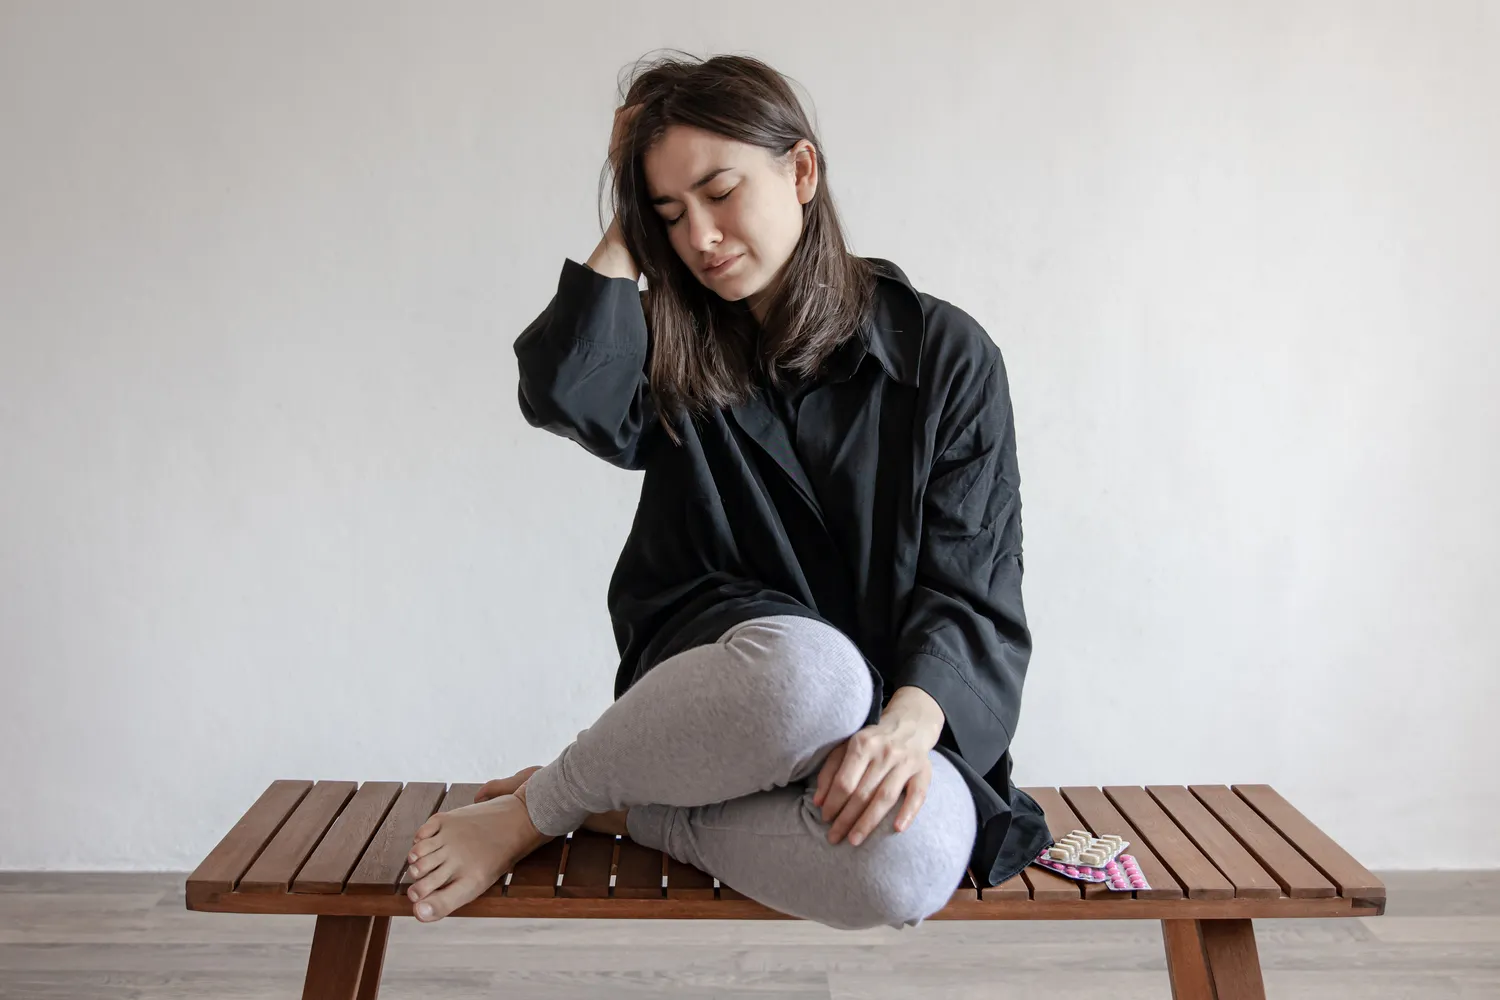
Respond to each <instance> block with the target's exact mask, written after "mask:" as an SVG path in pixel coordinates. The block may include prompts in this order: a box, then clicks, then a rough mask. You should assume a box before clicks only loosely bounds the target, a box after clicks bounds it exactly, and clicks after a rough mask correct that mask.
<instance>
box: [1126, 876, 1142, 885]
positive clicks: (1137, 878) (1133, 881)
mask: <svg viewBox="0 0 1500 1000" xmlns="http://www.w3.org/2000/svg"><path fill="white" fill-rule="evenodd" d="M1130 884H1131V885H1134V886H1142V885H1145V884H1146V880H1145V879H1143V878H1141V877H1140V876H1139V875H1132V876H1130Z"/></svg>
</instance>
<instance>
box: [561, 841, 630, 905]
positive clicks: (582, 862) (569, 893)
mask: <svg viewBox="0 0 1500 1000" xmlns="http://www.w3.org/2000/svg"><path fill="white" fill-rule="evenodd" d="M616 850H617V848H616V844H615V836H614V834H611V833H596V832H595V831H593V830H582V829H580V830H574V831H573V836H571V837H569V838H568V857H567V860H566V862H565V863H564V865H563V878H562V884H561V885H559V886H558V887H557V894H558V895H559V896H565V897H567V898H569V899H607V898H608V897H609V876H610V874H611V873H612V872H613V870H614V863H615V851H616Z"/></svg>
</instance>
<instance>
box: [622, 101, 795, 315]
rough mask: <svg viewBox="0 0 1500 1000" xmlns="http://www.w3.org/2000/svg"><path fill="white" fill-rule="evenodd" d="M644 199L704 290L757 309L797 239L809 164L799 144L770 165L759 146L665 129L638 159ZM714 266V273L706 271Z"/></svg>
mask: <svg viewBox="0 0 1500 1000" xmlns="http://www.w3.org/2000/svg"><path fill="white" fill-rule="evenodd" d="M642 164H643V166H644V168H645V172H646V188H647V195H648V197H649V198H650V199H651V201H652V204H653V205H654V206H655V208H656V212H657V214H659V215H660V216H661V218H662V221H663V222H664V223H665V224H666V227H667V237H668V239H669V240H670V241H671V243H672V248H673V249H674V250H676V251H677V256H679V257H681V258H682V261H683V263H685V264H686V265H687V266H688V269H689V270H690V271H692V272H693V274H694V276H696V277H697V279H698V280H699V281H700V282H702V283H703V285H704V286H705V287H707V288H708V289H709V290H710V291H713V292H714V293H716V294H717V295H718V296H719V297H720V298H723V299H726V300H728V301H730V302H737V301H739V300H741V299H746V300H748V303H749V305H750V307H751V310H752V312H754V313H755V315H756V317H757V318H759V319H764V315H763V312H762V310H761V308H760V306H761V305H762V304H763V303H764V302H765V301H766V299H767V298H768V295H767V294H766V293H767V292H769V291H770V290H771V289H773V288H775V285H776V282H777V280H778V279H779V277H780V274H781V270H782V267H783V266H784V265H785V264H786V262H787V260H788V259H789V258H790V257H791V255H792V251H793V250H794V249H795V248H796V246H797V240H798V239H799V238H801V236H802V206H803V205H805V204H807V203H808V202H809V201H811V200H812V196H813V192H814V191H816V190H817V185H818V174H817V157H816V156H815V155H814V151H813V146H812V143H810V142H808V141H807V140H805V139H804V140H802V141H801V142H799V143H797V145H796V146H795V147H793V148H792V149H791V150H790V151H789V152H788V153H787V154H786V155H785V156H784V157H782V158H780V159H777V158H775V157H773V156H772V154H771V152H770V151H769V150H767V149H764V148H763V147H760V146H752V145H750V144H748V143H743V142H738V141H736V140H734V139H728V138H725V137H724V136H721V135H716V134H714V133H712V132H705V131H703V130H702V129H698V128H692V127H689V126H686V125H673V126H672V127H671V128H669V129H668V130H667V131H666V133H665V134H664V135H663V136H662V138H661V139H660V140H659V141H658V142H657V143H656V144H655V145H653V146H652V147H650V148H649V149H648V150H646V153H645V155H644V156H643V157H642ZM712 265H719V266H712Z"/></svg>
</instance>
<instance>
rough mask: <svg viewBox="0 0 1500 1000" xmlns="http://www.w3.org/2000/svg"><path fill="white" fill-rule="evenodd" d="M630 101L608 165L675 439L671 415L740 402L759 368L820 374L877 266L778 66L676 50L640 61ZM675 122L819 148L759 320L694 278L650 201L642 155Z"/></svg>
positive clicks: (871, 286) (847, 332)
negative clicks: (852, 238) (841, 206)
mask: <svg viewBox="0 0 1500 1000" xmlns="http://www.w3.org/2000/svg"><path fill="white" fill-rule="evenodd" d="M679 56H680V57H679ZM637 104H639V105H641V109H640V111H639V112H638V113H637V114H636V116H635V119H634V121H633V122H632V129H631V134H630V135H629V136H628V137H627V138H626V139H625V140H624V141H622V142H621V144H620V148H619V149H618V150H617V151H615V154H614V156H613V157H612V159H611V162H610V163H609V164H607V166H606V173H607V172H609V171H613V173H614V197H613V201H614V210H615V214H616V216H617V217H618V218H619V220H620V226H621V229H622V231H623V232H624V236H625V245H626V248H627V249H628V250H629V251H630V255H631V256H632V257H633V258H635V261H636V264H637V265H638V266H639V267H640V269H641V272H642V273H643V274H644V275H645V276H646V282H647V285H648V291H647V294H646V297H645V310H646V325H647V328H648V329H649V330H650V331H651V357H650V363H649V376H650V382H651V389H652V392H653V393H654V394H655V396H656V398H657V403H658V408H659V409H660V410H661V411H662V417H663V424H664V425H665V426H666V427H667V430H668V432H669V433H671V434H672V436H673V437H674V438H676V436H677V435H676V434H675V433H673V432H672V428H671V424H670V422H669V421H668V420H667V419H666V418H667V417H668V415H669V414H672V413H687V414H690V415H693V416H697V415H701V414H704V413H707V412H710V411H712V410H714V409H717V408H719V407H724V406H730V405H734V404H736V403H739V402H743V401H744V400H745V399H747V398H748V397H749V396H750V395H751V394H752V393H753V392H754V389H755V376H756V373H757V371H758V370H760V371H764V372H765V373H766V374H767V375H768V376H769V377H770V379H771V381H772V384H780V382H781V381H782V375H783V372H790V373H792V374H793V375H795V376H798V377H801V378H811V377H813V376H815V375H816V374H817V373H818V371H819V369H820V368H821V367H822V365H823V363H824V362H825V361H826V360H827V359H828V357H829V355H831V354H832V353H833V351H834V350H835V349H836V348H837V347H838V346H839V345H840V344H842V343H843V342H844V341H845V340H847V339H849V338H850V337H852V336H854V335H855V334H856V333H857V331H858V328H859V325H860V324H861V323H862V322H863V321H864V319H865V317H866V316H867V315H868V313H869V310H870V308H871V305H872V302H873V300H874V297H875V280H876V279H875V270H874V268H873V267H872V266H871V265H870V263H869V262H868V261H866V260H864V259H862V258H860V257H856V256H855V255H853V254H851V253H850V252H849V250H848V248H847V246H846V244H845V241H844V232H843V228H842V227H841V226H840V225H839V218H838V212H837V211H836V210H835V209H834V204H833V196H832V194H830V192H829V188H828V161H827V158H826V157H825V156H824V154H823V145H822V143H821V142H820V141H819V140H818V138H817V136H816V135H815V134H814V132H813V128H812V124H811V123H810V122H809V121H808V118H807V115H806V114H805V112H804V111H803V108H802V105H801V104H800V103H799V102H798V100H797V98H796V95H795V94H794V93H793V92H792V88H791V86H790V85H789V84H788V82H787V80H786V78H784V77H783V76H782V75H781V74H780V73H778V72H777V71H776V70H774V69H772V68H771V67H770V66H767V65H766V64H765V63H763V62H760V61H759V60H757V59H752V58H749V57H746V56H730V55H724V56H714V57H713V58H711V59H708V60H705V61H701V62H700V61H699V60H697V59H696V58H695V57H693V56H690V55H688V54H686V53H678V54H676V55H673V56H666V57H662V58H658V59H655V60H651V61H644V60H643V61H642V62H640V63H637V64H636V67H635V75H634V79H633V80H632V81H631V83H630V84H629V87H628V89H627V90H626V92H625V95H624V98H623V100H622V101H621V106H622V107H631V106H634V105H637ZM673 125H688V126H692V127H695V128H699V129H703V130H704V131H707V132H713V133H716V134H718V135H722V136H725V137H727V138H730V139H735V140H738V141H740V142H744V143H748V144H750V145H754V146H760V147H762V148H763V149H766V150H768V151H769V152H770V153H771V154H772V155H773V156H777V157H781V156H784V155H785V154H786V153H787V152H788V151H790V150H791V148H792V147H793V146H795V145H796V144H797V143H798V142H799V141H800V140H803V139H807V140H808V141H810V142H811V143H812V145H813V148H814V150H815V151H816V156H817V165H818V186H817V189H816V191H815V193H814V194H813V197H812V200H811V201H809V202H808V203H807V204H805V205H803V206H802V222H803V225H802V236H801V238H800V239H799V240H798V241H797V246H796V247H795V249H794V250H793V251H792V255H791V257H790V258H789V259H788V261H787V263H786V265H785V268H784V269H783V271H782V272H781V278H780V280H779V281H778V283H777V286H776V287H775V288H774V289H773V290H771V293H770V294H771V297H770V298H769V299H768V301H767V309H766V312H765V322H764V324H760V323H757V322H756V320H755V317H754V315H753V314H752V313H751V312H750V309H749V307H748V305H747V304H746V303H745V302H743V301H740V302H727V301H725V300H724V299H721V298H720V297H719V296H718V295H716V294H714V293H713V292H712V291H710V290H709V289H707V288H705V287H704V286H703V285H702V284H701V283H700V282H699V281H698V279H697V278H696V277H695V276H694V274H693V272H692V271H691V270H690V269H689V268H688V267H687V265H685V264H684V263H683V262H682V259H681V258H680V257H678V255H677V252H676V251H675V250H673V249H672V245H671V242H670V241H669V239H668V237H667V227H666V223H665V222H664V221H663V220H662V218H661V216H660V215H659V214H657V212H656V211H655V210H654V209H653V208H652V206H651V199H650V195H649V194H648V192H647V188H646V173H645V168H644V166H643V154H644V152H645V151H646V150H647V149H648V148H650V146H651V145H652V144H653V143H654V142H656V141H657V140H659V139H660V138H661V137H662V135H663V134H664V133H665V132H666V131H667V129H668V128H670V127H671V126H673ZM603 183H604V181H603V180H602V179H601V186H602V184H603ZM601 221H602V220H601Z"/></svg>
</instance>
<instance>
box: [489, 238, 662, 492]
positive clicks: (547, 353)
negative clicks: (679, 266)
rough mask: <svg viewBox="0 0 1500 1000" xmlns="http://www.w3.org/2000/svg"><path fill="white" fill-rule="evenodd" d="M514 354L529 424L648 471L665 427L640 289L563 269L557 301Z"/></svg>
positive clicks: (583, 270) (572, 266)
mask: <svg viewBox="0 0 1500 1000" xmlns="http://www.w3.org/2000/svg"><path fill="white" fill-rule="evenodd" d="M515 349H516V360H517V362H518V366H519V370H520V387H519V397H520V403H521V413H522V415H523V416H524V417H525V418H526V421H527V423H529V424H531V425H532V426H533V427H542V428H545V429H547V430H549V431H552V432H553V433H555V434H560V435H562V436H563V437H566V438H569V439H571V440H573V441H576V442H578V444H580V445H582V446H583V447H584V448H585V449H586V450H588V451H589V452H590V453H592V454H594V455H597V456H599V457H600V458H603V459H604V460H606V461H608V462H610V463H612V464H614V465H618V466H621V467H623V468H627V469H640V468H643V467H644V461H645V453H646V450H647V446H648V445H650V444H651V443H652V442H653V441H654V439H655V437H656V434H657V432H659V431H661V426H660V424H659V423H658V421H657V416H656V413H657V411H656V405H655V400H654V397H653V396H652V395H651V391H650V384H649V381H648V378H647V375H646V363H647V355H648V351H649V338H648V337H647V334H646V315H645V310H644V309H643V308H642V307H641V298H640V290H639V288H638V287H637V285H636V283H635V282H633V281H631V280H630V279H628V278H611V277H608V276H606V275H602V274H599V273H598V272H597V271H594V270H593V269H592V268H589V267H586V266H584V265H582V264H579V263H577V262H576V261H572V260H566V261H564V262H563V269H562V274H561V276H560V277H559V278H558V282H557V294H556V295H554V296H553V298H552V301H551V302H549V303H548V304H547V308H545V309H543V310H542V313H541V315H540V316H538V317H537V318H536V319H535V320H533V321H532V322H531V324H530V325H529V326H527V327H526V329H525V330H524V331H522V333H521V335H520V337H518V338H517V339H516V345H515Z"/></svg>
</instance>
